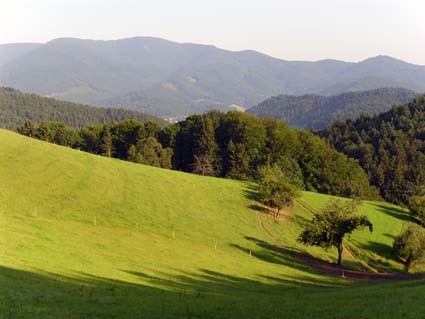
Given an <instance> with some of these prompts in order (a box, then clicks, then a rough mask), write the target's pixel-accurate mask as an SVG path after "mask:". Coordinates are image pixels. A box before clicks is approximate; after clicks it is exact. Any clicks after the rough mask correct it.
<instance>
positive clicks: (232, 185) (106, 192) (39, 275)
mask: <svg viewBox="0 0 425 319" xmlns="http://www.w3.org/2000/svg"><path fill="white" fill-rule="evenodd" d="M0 181H1V182H0V318H7V319H15V318H43V319H50V318H64V319H65V318H102V319H103V318H421V317H423V316H424V315H423V314H424V312H425V303H424V297H423V296H424V293H425V281H424V280H408V281H385V280H374V281H362V282H353V281H350V280H348V279H345V278H342V277H339V276H338V277H331V276H327V275H324V274H321V273H319V272H317V271H315V270H314V269H312V268H311V267H310V266H308V265H306V264H303V263H302V262H301V261H300V260H299V259H298V258H297V257H296V253H300V252H301V253H308V254H310V255H312V256H314V257H317V258H320V259H323V260H326V261H331V262H335V261H336V251H334V250H330V251H328V252H325V251H323V250H321V249H318V248H310V247H305V246H302V245H301V244H299V243H297V242H296V238H297V237H298V235H299V233H300V232H301V230H302V226H303V224H304V223H306V222H307V221H309V220H310V219H311V217H312V212H314V211H316V210H318V209H320V208H321V207H324V206H325V205H326V204H327V202H329V200H331V199H332V197H330V196H326V195H321V194H316V193H310V192H304V193H303V196H302V197H301V198H300V199H299V200H297V202H296V204H295V206H294V207H292V208H290V209H288V211H289V214H288V216H286V217H285V218H284V219H283V220H281V221H280V222H279V223H276V222H274V221H273V218H272V217H269V216H268V215H267V213H265V212H264V211H263V210H262V209H261V207H259V203H258V202H257V201H256V192H255V185H254V184H251V183H245V182H239V181H233V180H228V179H218V178H212V177H202V176H198V175H192V174H187V173H181V172H177V171H171V170H165V169H159V168H154V167H149V166H144V165H140V164H133V163H129V162H124V161H119V160H115V159H109V158H105V157H100V156H95V155H91V154H87V153H83V152H80V151H76V150H72V149H68V148H64V147H60V146H56V145H52V144H48V143H45V142H41V141H38V140H33V139H29V138H26V137H23V136H19V135H17V134H15V133H12V132H8V131H4V130H0ZM360 212H361V213H363V214H365V215H367V216H368V217H369V219H370V220H371V222H372V223H373V224H374V232H373V233H370V232H369V231H368V230H362V231H359V232H357V233H354V234H353V236H351V237H350V238H349V239H348V241H347V243H346V244H347V246H348V248H349V249H350V251H351V253H348V252H345V255H344V261H345V265H346V266H348V267H350V268H353V269H358V270H367V271H370V272H378V271H381V272H382V271H386V272H395V273H398V272H401V271H402V266H401V264H400V263H399V262H398V261H397V260H396V259H395V258H394V257H393V255H392V250H391V246H392V242H393V240H394V237H395V236H397V235H399V234H400V232H401V231H402V230H403V229H404V228H405V227H406V226H407V225H408V223H409V222H411V221H410V218H409V215H408V214H407V212H406V211H405V210H403V209H401V208H399V207H396V206H393V205H389V204H385V203H381V202H364V203H362V205H361V207H360ZM422 270H423V269H420V268H419V269H416V271H417V272H420V271H422Z"/></svg>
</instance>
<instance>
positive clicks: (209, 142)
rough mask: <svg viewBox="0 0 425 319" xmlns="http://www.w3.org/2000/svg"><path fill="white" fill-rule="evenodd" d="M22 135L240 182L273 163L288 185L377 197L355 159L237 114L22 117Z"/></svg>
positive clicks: (271, 123) (317, 141)
mask: <svg viewBox="0 0 425 319" xmlns="http://www.w3.org/2000/svg"><path fill="white" fill-rule="evenodd" d="M19 132H20V133H21V134H24V135H27V136H32V137H35V138H39V139H42V140H46V141H49V142H53V143H57V144H61V145H67V146H70V147H74V148H79V149H81V150H84V151H87V152H90V153H94V154H99V155H104V156H111V157H115V158H119V159H123V160H129V161H133V162H139V163H144V164H148V165H154V166H159V167H166V168H173V169H176V170H182V171H186V172H192V173H196V174H201V175H210V176H218V177H228V178H234V179H239V180H257V179H258V172H259V168H260V167H263V166H264V165H266V164H267V165H277V166H278V167H279V168H280V169H281V170H282V172H283V173H284V174H285V177H286V182H287V183H289V184H290V185H294V186H296V187H297V188H300V189H306V190H314V191H318V192H321V193H327V194H334V195H340V196H345V197H357V196H361V197H374V196H376V192H374V190H373V189H372V188H371V187H370V186H369V182H368V178H367V175H366V174H365V173H364V172H363V170H362V169H361V168H360V167H359V165H358V163H357V162H356V161H355V160H353V159H349V158H348V157H347V156H345V155H343V154H341V153H338V152H337V151H335V150H333V149H332V148H331V147H329V146H328V145H326V143H324V142H323V141H322V140H321V139H320V138H319V137H317V136H315V135H313V134H312V133H309V132H306V131H302V130H295V129H291V128H289V127H288V126H287V125H286V124H285V123H283V122H281V121H278V120H274V119H261V118H256V117H254V116H252V115H249V114H245V113H241V112H236V111H232V112H228V113H227V114H224V113H221V112H218V111H211V112H209V113H207V114H202V115H193V116H189V117H188V118H187V119H186V120H185V121H182V122H179V123H176V124H173V125H169V126H167V127H165V128H162V129H161V128H160V127H159V126H158V124H156V123H154V122H146V123H141V122H138V121H135V120H129V121H123V122H116V123H112V124H107V125H105V124H102V125H91V126H88V127H84V128H82V129H80V130H74V129H71V128H69V127H67V126H66V125H64V124H63V123H42V124H40V125H38V126H33V125H32V124H31V123H30V122H27V123H25V125H24V126H22V127H21V128H19Z"/></svg>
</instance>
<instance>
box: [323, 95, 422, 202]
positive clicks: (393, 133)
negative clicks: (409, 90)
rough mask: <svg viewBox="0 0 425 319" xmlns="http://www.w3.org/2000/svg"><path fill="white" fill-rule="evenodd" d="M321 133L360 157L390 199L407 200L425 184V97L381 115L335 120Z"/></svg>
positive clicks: (342, 148) (383, 193)
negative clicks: (341, 120) (353, 119)
mask: <svg viewBox="0 0 425 319" xmlns="http://www.w3.org/2000/svg"><path fill="white" fill-rule="evenodd" d="M320 135H321V136H322V137H324V138H325V139H326V140H327V141H328V143H329V144H330V145H332V146H333V147H334V148H336V149H337V150H338V151H340V152H343V153H345V154H346V155H348V156H349V157H351V158H354V159H356V160H358V161H359V163H360V165H361V166H362V167H363V168H364V170H365V171H366V172H367V173H368V175H369V178H370V182H371V184H372V185H375V186H376V187H378V188H379V191H380V194H381V196H382V197H383V198H385V199H386V200H387V201H390V202H393V203H404V204H406V203H407V202H408V199H409V198H410V197H411V196H412V195H415V194H417V193H418V192H419V191H420V189H421V185H425V97H421V98H417V99H415V100H413V101H412V102H411V103H409V104H407V105H405V106H401V107H397V108H394V109H392V110H391V111H389V112H386V113H383V114H381V115H377V116H374V117H367V116H362V117H360V118H359V119H357V120H355V121H351V120H349V121H346V122H344V123H342V122H340V123H335V124H334V125H333V126H331V127H330V128H328V129H326V130H324V131H322V132H320Z"/></svg>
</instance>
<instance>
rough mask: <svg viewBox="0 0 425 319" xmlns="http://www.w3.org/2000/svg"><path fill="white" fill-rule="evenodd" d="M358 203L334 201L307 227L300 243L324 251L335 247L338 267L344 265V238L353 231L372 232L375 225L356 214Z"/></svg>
mask: <svg viewBox="0 0 425 319" xmlns="http://www.w3.org/2000/svg"><path fill="white" fill-rule="evenodd" d="M355 211H356V203H355V201H351V202H348V203H343V202H341V201H334V202H332V203H331V204H329V205H328V206H327V207H326V208H324V209H323V211H321V212H319V213H316V214H315V215H314V217H313V220H312V221H311V222H310V223H309V224H308V225H307V226H306V227H305V229H304V231H303V232H302V233H301V234H300V236H299V237H298V241H299V242H301V243H303V244H305V245H311V246H318V247H322V248H324V249H326V250H327V249H329V248H331V247H335V248H337V250H338V265H340V266H341V265H342V252H343V248H344V238H345V236H346V235H349V234H351V233H352V232H353V231H355V230H358V229H361V228H364V227H368V228H369V230H370V231H371V232H372V230H373V225H372V223H371V222H370V221H369V219H368V218H367V217H366V216H358V215H356V214H355Z"/></svg>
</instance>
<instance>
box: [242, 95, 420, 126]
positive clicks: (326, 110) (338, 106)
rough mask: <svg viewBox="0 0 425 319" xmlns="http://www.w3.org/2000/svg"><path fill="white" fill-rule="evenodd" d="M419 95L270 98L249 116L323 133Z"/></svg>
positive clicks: (251, 110) (253, 109) (286, 96)
mask: <svg viewBox="0 0 425 319" xmlns="http://www.w3.org/2000/svg"><path fill="white" fill-rule="evenodd" d="M416 96H417V94H416V93H415V92H413V91H411V90H407V89H401V88H385V89H376V90H371V91H360V92H349V93H344V94H341V95H336V96H320V95H311V94H310V95H303V96H293V95H279V96H275V97H271V98H269V99H267V100H265V101H263V102H261V103H260V104H258V105H257V106H254V107H252V108H250V109H248V111H247V112H248V113H251V114H254V115H256V116H262V117H265V116H267V117H273V118H277V119H280V120H282V121H284V122H287V123H289V124H290V125H293V126H296V127H304V128H309V129H315V130H320V129H324V128H326V127H327V126H329V125H331V124H332V123H333V122H335V121H337V120H347V119H355V118H357V117H359V116H360V115H361V114H368V115H374V114H377V113H381V112H385V111H388V110H390V109H391V107H392V106H393V105H401V104H405V103H408V102H410V101H411V100H413V99H414V98H415V97H416Z"/></svg>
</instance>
